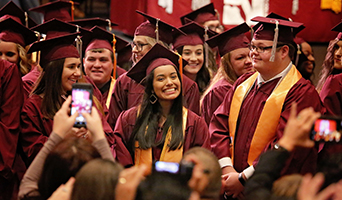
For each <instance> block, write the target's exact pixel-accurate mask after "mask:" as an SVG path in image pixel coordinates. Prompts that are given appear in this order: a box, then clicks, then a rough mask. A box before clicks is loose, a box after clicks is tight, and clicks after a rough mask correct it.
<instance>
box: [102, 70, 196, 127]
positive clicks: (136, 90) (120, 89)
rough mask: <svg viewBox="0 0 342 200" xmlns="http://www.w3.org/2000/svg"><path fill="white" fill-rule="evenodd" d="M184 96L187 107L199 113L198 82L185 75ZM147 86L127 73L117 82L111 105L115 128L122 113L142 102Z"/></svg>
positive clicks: (112, 120)
mask: <svg viewBox="0 0 342 200" xmlns="http://www.w3.org/2000/svg"><path fill="white" fill-rule="evenodd" d="M182 85H183V96H184V102H185V104H186V105H185V107H187V108H188V109H190V110H192V111H193V112H195V113H196V114H199V100H200V94H199V90H198V87H197V84H196V83H195V82H194V81H192V80H191V79H189V78H188V77H186V76H183V84H182ZM144 91H145V88H144V86H142V85H141V84H139V83H137V82H135V81H134V80H133V79H131V78H130V77H128V76H127V75H126V73H125V74H123V75H121V76H120V77H119V78H118V79H117V80H116V82H115V86H114V92H113V94H112V95H113V97H112V100H111V102H110V106H109V119H108V122H109V125H110V126H111V127H112V128H114V127H115V123H116V120H117V119H118V117H119V115H120V113H121V112H122V111H124V110H128V109H130V108H132V107H134V106H137V105H138V104H139V103H141V100H142V97H143V94H144Z"/></svg>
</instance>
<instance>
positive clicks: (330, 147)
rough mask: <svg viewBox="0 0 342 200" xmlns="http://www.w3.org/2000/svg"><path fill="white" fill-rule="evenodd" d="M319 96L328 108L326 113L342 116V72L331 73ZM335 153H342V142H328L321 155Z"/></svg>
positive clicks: (321, 156) (322, 156)
mask: <svg viewBox="0 0 342 200" xmlns="http://www.w3.org/2000/svg"><path fill="white" fill-rule="evenodd" d="M319 96H320V97H321V100H322V102H323V104H324V106H325V108H326V109H327V110H326V113H325V114H326V115H334V116H342V73H339V74H331V75H329V76H328V78H327V80H326V81H325V83H324V85H323V87H322V90H321V92H320V94H319ZM333 153H342V143H330V142H326V143H325V144H324V147H323V149H322V150H321V151H320V153H319V157H320V159H321V158H324V157H326V156H329V155H331V154H333Z"/></svg>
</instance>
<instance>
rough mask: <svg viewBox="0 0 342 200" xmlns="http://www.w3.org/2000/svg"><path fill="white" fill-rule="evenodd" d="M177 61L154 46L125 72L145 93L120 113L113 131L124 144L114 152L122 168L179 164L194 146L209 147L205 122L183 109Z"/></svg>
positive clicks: (166, 51) (174, 55)
mask: <svg viewBox="0 0 342 200" xmlns="http://www.w3.org/2000/svg"><path fill="white" fill-rule="evenodd" d="M179 59H180V58H179V57H178V55H176V54H174V53H173V52H171V51H169V50H167V49H166V48H165V47H163V46H162V45H160V44H156V45H155V46H153V47H152V49H151V50H150V51H149V52H147V53H146V55H145V56H144V57H143V58H142V59H141V60H139V62H138V63H136V64H135V65H134V67H133V68H132V69H131V70H130V71H128V72H127V76H129V77H131V78H132V79H134V80H135V81H136V82H138V83H142V84H144V86H145V93H144V96H143V100H142V103H141V104H140V105H138V106H136V107H133V108H131V109H129V110H127V111H124V112H122V113H121V114H120V116H119V118H118V120H117V123H116V126H115V129H114V133H115V134H116V135H118V136H119V137H118V138H117V142H120V141H119V140H122V142H123V144H125V146H124V147H117V149H116V150H117V160H118V161H119V162H120V163H121V164H122V165H124V166H130V165H134V164H136V165H140V164H146V165H147V166H151V164H152V161H153V160H161V161H169V162H179V161H180V160H181V158H182V156H183V152H185V151H187V150H188V149H189V148H191V147H193V146H202V147H205V148H210V145H209V135H208V128H207V127H206V125H205V122H204V120H203V119H202V118H200V117H199V116H198V115H196V114H195V113H193V112H192V111H190V110H188V109H186V108H185V107H184V106H183V101H182V99H183V96H182V80H181V75H180V73H179V71H178V68H181V67H182V66H181V65H180V64H179ZM183 63H186V61H183ZM120 143H121V142H120Z"/></svg>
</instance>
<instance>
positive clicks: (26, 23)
mask: <svg viewBox="0 0 342 200" xmlns="http://www.w3.org/2000/svg"><path fill="white" fill-rule="evenodd" d="M25 26H26V28H29V25H28V15H27V12H25Z"/></svg>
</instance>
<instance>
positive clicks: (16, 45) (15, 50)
mask: <svg viewBox="0 0 342 200" xmlns="http://www.w3.org/2000/svg"><path fill="white" fill-rule="evenodd" d="M0 21H1V26H0V59H2V60H7V61H9V62H11V63H15V64H16V65H17V66H18V67H19V71H20V73H21V76H24V75H25V74H27V73H29V72H30V71H31V60H30V58H29V56H28V55H27V51H26V49H25V47H26V46H27V45H29V44H31V43H32V42H34V41H36V40H37V37H36V35H35V33H34V32H33V31H31V30H30V29H29V27H31V26H34V25H36V23H35V22H34V21H33V20H32V19H31V18H29V17H26V16H25V12H24V11H23V10H22V9H21V8H19V7H18V6H17V5H16V4H15V3H13V2H12V1H10V2H8V3H7V4H6V5H5V6H4V7H2V8H1V9H0Z"/></svg>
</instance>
